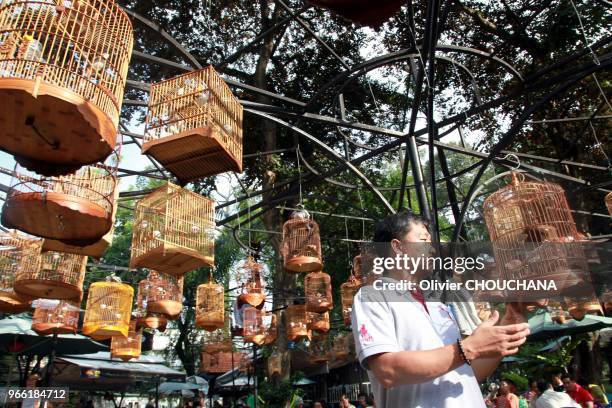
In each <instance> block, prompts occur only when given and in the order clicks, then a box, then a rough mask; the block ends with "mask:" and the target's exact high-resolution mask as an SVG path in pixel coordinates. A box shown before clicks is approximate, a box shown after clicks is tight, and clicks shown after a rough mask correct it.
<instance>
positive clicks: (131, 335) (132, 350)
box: [111, 320, 142, 361]
mask: <svg viewBox="0 0 612 408" xmlns="http://www.w3.org/2000/svg"><path fill="white" fill-rule="evenodd" d="M137 326H138V325H137V322H136V320H132V321H131V322H130V329H129V331H128V335H127V336H126V337H124V336H113V337H112V338H111V358H119V359H121V360H123V361H129V360H132V359H134V358H138V357H140V351H141V347H142V333H141V332H140V330H138V329H137Z"/></svg>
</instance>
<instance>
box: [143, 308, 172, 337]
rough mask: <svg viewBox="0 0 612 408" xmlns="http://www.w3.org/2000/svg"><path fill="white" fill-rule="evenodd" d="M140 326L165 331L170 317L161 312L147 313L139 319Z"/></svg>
mask: <svg viewBox="0 0 612 408" xmlns="http://www.w3.org/2000/svg"><path fill="white" fill-rule="evenodd" d="M137 324H138V328H142V327H147V328H149V329H156V330H159V331H160V332H162V333H163V332H165V331H166V327H168V317H166V315H163V314H161V313H146V314H144V315H143V316H141V317H138V319H137Z"/></svg>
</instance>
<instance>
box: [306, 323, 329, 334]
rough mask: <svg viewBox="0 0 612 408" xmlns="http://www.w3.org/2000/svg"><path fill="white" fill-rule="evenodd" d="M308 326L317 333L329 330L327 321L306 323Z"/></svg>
mask: <svg viewBox="0 0 612 408" xmlns="http://www.w3.org/2000/svg"><path fill="white" fill-rule="evenodd" d="M308 328H309V329H310V330H312V331H314V332H317V333H327V332H328V331H329V322H326V321H319V322H314V323H311V324H309V325H308Z"/></svg>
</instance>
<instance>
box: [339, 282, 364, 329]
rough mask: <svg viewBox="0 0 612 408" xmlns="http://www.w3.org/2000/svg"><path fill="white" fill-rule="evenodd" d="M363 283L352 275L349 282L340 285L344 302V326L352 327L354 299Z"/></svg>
mask: <svg viewBox="0 0 612 408" xmlns="http://www.w3.org/2000/svg"><path fill="white" fill-rule="evenodd" d="M360 286H361V282H360V281H359V279H357V278H356V277H355V276H354V275H352V274H351V276H350V277H349V280H348V281H346V282H344V283H343V284H342V285H340V298H341V301H342V317H343V318H344V324H345V325H347V326H350V325H351V310H352V309H353V298H354V297H355V294H356V293H357V291H358V290H359V287H360Z"/></svg>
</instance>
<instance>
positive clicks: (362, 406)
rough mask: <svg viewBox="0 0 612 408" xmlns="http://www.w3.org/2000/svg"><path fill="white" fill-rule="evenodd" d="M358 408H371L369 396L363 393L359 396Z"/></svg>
mask: <svg viewBox="0 0 612 408" xmlns="http://www.w3.org/2000/svg"><path fill="white" fill-rule="evenodd" d="M357 408H371V406H370V404H368V396H367V395H366V394H364V393H363V392H361V393H359V395H358V396H357Z"/></svg>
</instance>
